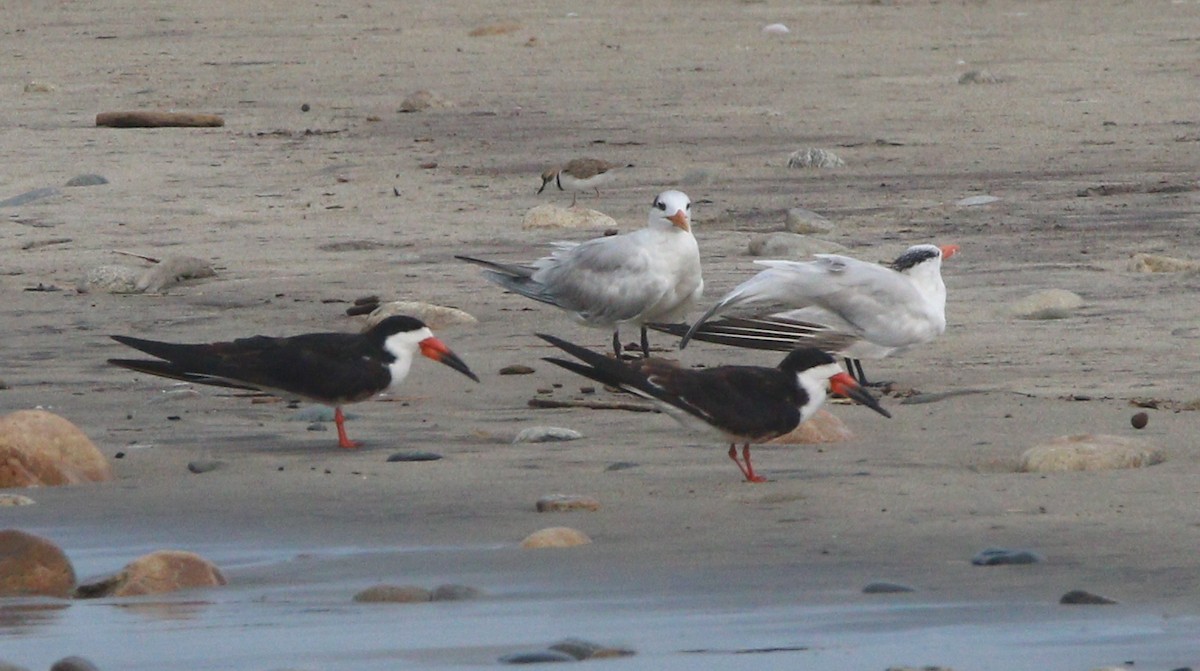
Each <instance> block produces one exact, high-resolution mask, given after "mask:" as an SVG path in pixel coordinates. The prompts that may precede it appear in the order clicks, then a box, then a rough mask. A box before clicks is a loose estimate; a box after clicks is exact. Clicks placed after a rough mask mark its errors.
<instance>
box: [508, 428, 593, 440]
mask: <svg viewBox="0 0 1200 671" xmlns="http://www.w3.org/2000/svg"><path fill="white" fill-rule="evenodd" d="M580 438H583V434H582V433H580V432H578V431H576V430H574V429H565V428H563V427H560V426H531V427H529V428H527V429H524V430H522V431H521V432H520V433H518V434H517V437H516V438H513V443H556V442H561V441H565V440H579V439H580Z"/></svg>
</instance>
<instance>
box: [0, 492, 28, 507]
mask: <svg viewBox="0 0 1200 671" xmlns="http://www.w3.org/2000/svg"><path fill="white" fill-rule="evenodd" d="M35 503H37V501H34V500H33V499H31V498H29V497H28V496H22V495H20V494H0V506H31V505H33V504H35Z"/></svg>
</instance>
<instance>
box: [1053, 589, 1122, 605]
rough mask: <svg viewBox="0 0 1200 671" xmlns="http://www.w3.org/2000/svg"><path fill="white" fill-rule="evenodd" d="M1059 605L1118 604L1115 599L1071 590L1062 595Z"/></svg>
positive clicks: (1079, 590)
mask: <svg viewBox="0 0 1200 671" xmlns="http://www.w3.org/2000/svg"><path fill="white" fill-rule="evenodd" d="M1058 602H1059V603H1061V604H1065V605H1069V606H1108V605H1112V604H1115V603H1117V602H1116V601H1114V600H1113V599H1110V598H1108V597H1106V596H1100V595H1099V594H1092V593H1091V592H1085V591H1084V590H1081V589H1075V590H1071V591H1070V592H1067V593H1066V594H1064V595H1062V598H1061V599H1059V600H1058Z"/></svg>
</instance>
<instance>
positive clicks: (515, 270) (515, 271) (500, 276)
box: [454, 255, 558, 305]
mask: <svg viewBox="0 0 1200 671" xmlns="http://www.w3.org/2000/svg"><path fill="white" fill-rule="evenodd" d="M454 258H456V259H458V260H460V261H466V262H467V263H473V264H475V265H477V266H483V269H484V270H483V276H484V278H486V279H487V280H488V281H489V282H491V283H493V284H496V285H499V286H501V287H503V288H504V289H507V290H509V291H511V292H513V293H517V294H521V295H522V296H525V297H526V298H532V299H533V300H535V301H540V302H542V303H547V304H549V305H558V303H557V302H556V300H555V298H554V297H553V296H551V295H549V294H547V293H546V287H544V286H543V285H542V284H541V283H540V282H535V281H533V274H534V272H536V270H537V269H536V268H533V267H531V266H523V265H519V264H516V263H500V262H498V261H486V260H484V259H477V258H474V257H471V256H461V255H456V256H455V257H454Z"/></svg>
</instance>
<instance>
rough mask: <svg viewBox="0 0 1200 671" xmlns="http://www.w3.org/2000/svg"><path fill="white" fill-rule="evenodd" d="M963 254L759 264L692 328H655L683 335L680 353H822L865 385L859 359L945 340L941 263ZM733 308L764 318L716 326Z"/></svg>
mask: <svg viewBox="0 0 1200 671" xmlns="http://www.w3.org/2000/svg"><path fill="white" fill-rule="evenodd" d="M957 252H958V246H957V245H943V246H940V247H939V246H937V245H928V244H925V245H915V246H913V247H910V248H908V250H906V251H905V252H904V253H903V254H901V255H900V256H899V257H897V258H896V260H895V261H893V262H892V263H891V264H889V265H888V266H882V265H878V264H874V263H869V262H866V261H860V260H858V259H854V258H851V257H848V256H841V255H838V254H817V255H816V260H815V261H807V262H802V261H757V262H756V263H758V264H760V265H764V266H767V269H766V270H764V271H762V272H760V273H758V274H757V275H755V276H754V277H752V278H750V279H749V280H746V281H745V282H743V283H742V284H740V285H739V286H738V287H737V288H735V289H734V290H733V291H731V292H729V293H728V294H727V295H726V296H725V297H724V298H722V299H721V300H720V301H718V302H717V303H716V305H714V306H712V307H711V308H709V310H708V312H706V313H704V315H703V316H701V317H700V319H698V320H696V322H695V323H694V324H692V326H691V327H687V326H686V325H683V324H655V325H653V326H652V328H654V329H656V330H660V331H666V332H668V333H673V334H675V335H682V336H683V339H682V340H681V341H680V343H679V347H680V349H682V348H684V347H686V346H687V344H688V342H689V341H690V340H693V339H695V340H704V341H708V342H715V343H720V344H725V345H733V346H735V347H745V348H751V349H765V350H776V351H790V350H792V349H794V348H796V347H801V346H812V347H818V348H820V349H823V350H825V351H827V352H833V353H836V354H840V355H842V356H844V357H845V358H846V368H847V369H848V370H850V372H851V373H852V374H854V376H855V377H856V378H857V380H858V382H859V383H860V384H866V383H867V381H866V375H865V374H864V372H863V369H862V362H861V361H860V359H864V358H869V359H880V358H883V357H885V356H888V355H890V354H893V353H895V352H899V351H903V350H905V349H907V348H909V347H912V346H913V345H919V344H922V343H926V342H929V341H931V340H933V339H934V338H936V337H938V336H939V335H941V334H942V333H943V332H945V330H946V284H945V282H943V281H942V261H943V260H944V259H948V258H950V257H951V256H954V255H955V254H956V253H957ZM751 305H753V306H755V307H754V308H749V307H742V306H751ZM735 308H740V310H738V311H739V312H743V313H744V312H745V311H747V310H754V309H757V310H758V311H757V312H756V313H752V314H750V315H749V316H735V317H726V318H724V319H720V320H712V319H713V317H716V316H718V315H720V314H722V313H725V312H727V311H731V310H734V309H735ZM710 320H712V321H710Z"/></svg>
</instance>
